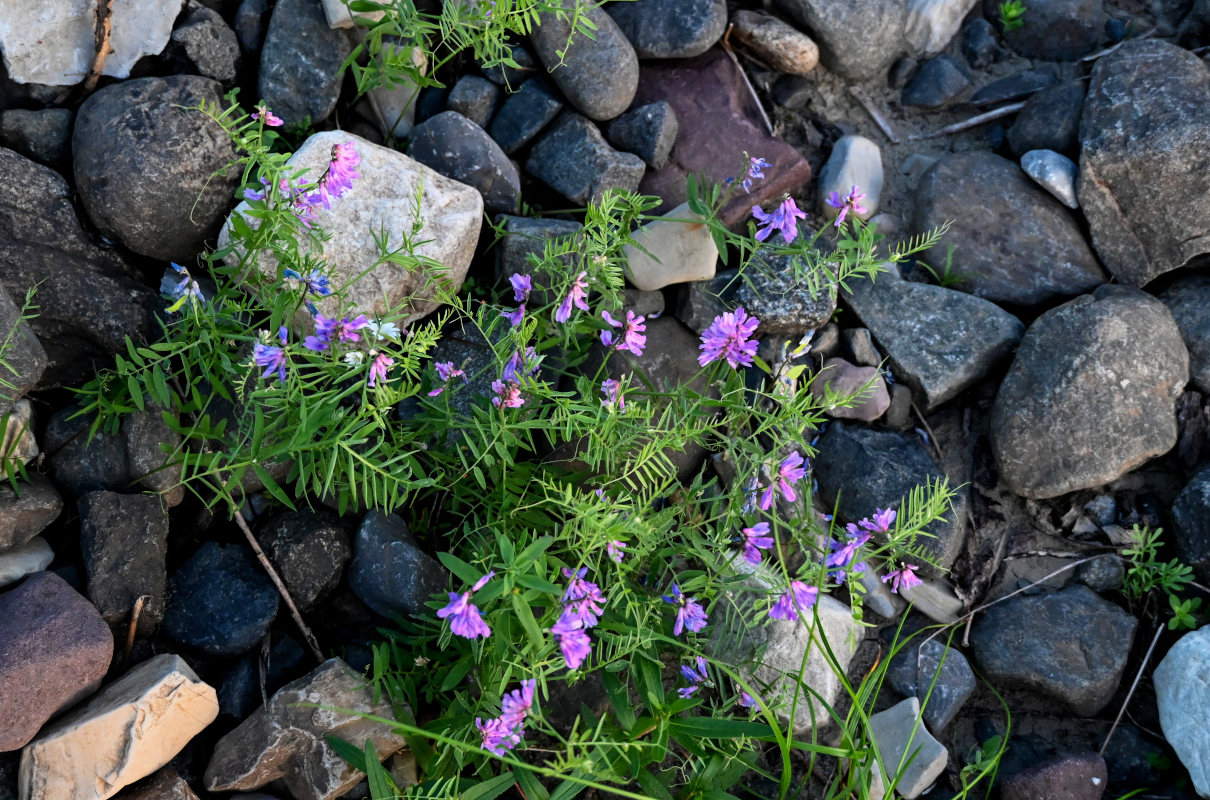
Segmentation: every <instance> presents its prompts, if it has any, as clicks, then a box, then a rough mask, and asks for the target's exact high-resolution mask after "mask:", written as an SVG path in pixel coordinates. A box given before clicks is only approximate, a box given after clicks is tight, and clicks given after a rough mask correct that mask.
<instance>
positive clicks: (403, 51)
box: [336, 0, 435, 144]
mask: <svg viewBox="0 0 1210 800" xmlns="http://www.w3.org/2000/svg"><path fill="white" fill-rule="evenodd" d="M336 2H339V0H336ZM363 13H364V12H358V15H359V16H360V15H362V14H363ZM374 13H381V12H374ZM383 48H384V49H386V48H393V49H394V50H395V51H396V54H395V55H393V56H392V58H395V59H402V58H410V59H411V62H412V66H413V67H415V69H416V71H417V72H418V73H419V74H420V75H424V74H425V72H426V71H427V68H428V59H427V58H426V57H425V54H424V50H423V49H422V48H420V47H418V46H415V45H413V44H412V43H411V42H409V41H405V40H401V39H399V38H398V37H394V36H388V37H384V39H383ZM382 59H383V56H379V60H380V61H381V60H382ZM366 99H367V100H369V103H370V109H371V111H372V113H373V115H374V116H375V117H376V118H377V121H378V132H379V133H381V135H382V137H383V138H384V139H386V138H389V137H394V138H396V139H404V138H407V137H408V136H409V135H411V133H412V126H413V125H414V124H415V123H416V107H417V105H418V103H419V100H420V86H419V84H418V83H417V82H416V80H415V79H414V78H412V77H411V76H409V75H406V74H400V75H399V76H398V80H397V81H396V82H394V83H392V84H388V85H385V86H377V87H375V88H373V89H371V90H370V91H369V93H368V94H367V95H366ZM434 116H435V115H434ZM354 132H356V131H354ZM375 144H382V142H381V141H377V142H375Z"/></svg>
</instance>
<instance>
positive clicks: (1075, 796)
mask: <svg viewBox="0 0 1210 800" xmlns="http://www.w3.org/2000/svg"><path fill="white" fill-rule="evenodd" d="M1108 785H1109V770H1108V769H1107V768H1106V766H1105V759H1103V758H1101V757H1100V756H1099V755H1097V754H1096V753H1078V754H1071V753H1065V754H1062V755H1059V756H1055V757H1054V758H1051V759H1048V760H1046V761H1043V762H1042V763H1040V764H1033V765H1030V766H1028V767H1026V768H1025V769H1024V770H1022V771H1020V772H1018V773H1016V774H1014V775H1010V776H1008V777H1006V778H1004V779H1003V780H1001V781H1000V782H999V786H1000V798H1001V800H1038V798H1041V797H1045V798H1046V800H1101V796H1102V795H1103V794H1104V793H1105V789H1106V788H1107V787H1108Z"/></svg>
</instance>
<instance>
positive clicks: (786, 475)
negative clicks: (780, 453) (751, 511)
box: [760, 450, 807, 511]
mask: <svg viewBox="0 0 1210 800" xmlns="http://www.w3.org/2000/svg"><path fill="white" fill-rule="evenodd" d="M806 474H807V468H806V467H805V466H804V459H803V457H802V456H801V455H800V454H799V452H798V451H797V450H795V451H793V452H792V453H790V455H788V456H786V457H785V458H784V459H782V462H781V465H780V466H778V468H777V474H776V475H774V476H773V479H772V480H771V481H769V485H768V486H767V487H766V488H765V491H764V493H763V494H761V497H760V509H761V511H768V510H769V509H770V508H772V507H773V501H774V499H776V497H777V492H778V491H780V492H781V496H782V497H784V498H785V499H786V500H787V501H789V502H791V503H793V502H794V501H795V500H797V499H798V493H797V492H795V491H794V484H796V483H798V482H799V481H801V480H802V479H803V478H804V477H805V476H806Z"/></svg>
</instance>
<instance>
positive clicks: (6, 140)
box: [0, 108, 75, 167]
mask: <svg viewBox="0 0 1210 800" xmlns="http://www.w3.org/2000/svg"><path fill="white" fill-rule="evenodd" d="M74 116H75V115H74V114H72V112H71V109H67V108H44V109H42V110H41V111H26V110H25V109H20V108H14V109H10V110H8V111H4V112H0V143H3V144H4V145H5V146H6V147H11V148H12V149H14V150H16V151H17V152H18V153H20V154H21V155H23V156H25V157H26V158H32V159H33V160H34V161H38V162H41V163H43V164H46V165H47V166H51V167H54V166H58V165H60V164H63V163H64V162H65V161H67V157H68V156H69V155H70V153H71V151H70V150H69V149H68V147H69V145H70V143H71V121H72V119H73V118H74Z"/></svg>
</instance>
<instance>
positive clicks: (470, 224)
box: [219, 131, 483, 330]
mask: <svg viewBox="0 0 1210 800" xmlns="http://www.w3.org/2000/svg"><path fill="white" fill-rule="evenodd" d="M347 142H352V143H353V144H354V146H355V149H356V151H357V153H358V155H359V156H360V158H361V163H360V164H359V165H358V167H357V169H358V171H359V172H360V173H361V177H360V178H359V179H358V180H356V181H354V182H353V188H352V189H350V190H349V192H348V193H347V194H346V195H345V196H344V197H342V198H340V199H339V200H336V201H335V202H333V203H332V208H331V209H330V210H328V209H324V208H318V209H316V211H315V222H316V224H318V225H319V227H321V228H323V230H324V231H325V232H326V233H328V234H330V235H331V238H329V239H328V240H327V241H325V242H323V243H322V244H315V245H313V248H314V250H313V254H314V255H315V256H316V257H319V258H323V259H324V260H325V261H326V262H327V265H328V277H329V278H330V279H331V281H332V284H333V285H335V286H346V285H347V286H348V288H347V289H346V291H345V301H346V302H349V303H352V304H353V306H354V307H356V308H358V309H359V310H360V311H361V312H362V313H363V314H366V315H367V316H371V317H373V316H375V315H379V316H381V315H385V314H386V313H387V312H388V311H393V310H395V309H399V308H400V307H403V308H404V312H405V313H406V316H405V317H404V318H403V319H397V320H396V324H398V325H399V327H400V328H403V327H404V326H405V325H409V324H411V323H413V322H415V321H416V320H419V319H421V318H423V317H424V316H426V315H428V314H429V313H431V312H432V311H433V310H435V309H436V308H438V306H439V305H440V304H439V303H438V302H437V301H435V300H421V299H413V298H415V297H416V296H417V295H422V294H423V292H424V289H425V287H427V286H428V285H429V283H430V281H431V280H432V279H431V277H430V276H428V275H426V274H424V273H422V272H420V271H418V270H417V271H409V270H407V269H405V268H404V267H401V266H398V265H395V264H382V265H380V266H378V267H377V268H375V269H374V271H373V272H371V273H370V274H369V275H367V276H366V277H365V278H364V279H362V280H358V281H354V279H355V278H357V277H358V276H359V275H361V273H362V272H363V271H364V270H365V268H366V264H373V263H375V261H377V259H378V256H379V249H378V245H377V244H376V243H375V241H374V236H375V235H376V234H377V233H378V232H379V231H380V230H384V229H385V230H386V231H387V232H388V233H390V234H391V235H390V238H389V241H388V246H389V247H390V248H392V249H394V248H398V247H400V246H401V245H402V242H401V240H400V238H399V234H398V233H391V232H393V231H408V230H411V229H412V226H413V225H414V224H415V222H416V221H417V217H416V214H415V213H414V204H415V196H416V187H417V185H418V184H423V186H424V197H423V199H422V201H421V205H420V214H419V219H420V220H421V221H422V222H423V226H424V227H423V231H422V235H421V236H420V239H421V240H422V241H421V243H420V244H417V245H416V247H415V250H414V255H415V256H416V257H417V258H421V259H431V260H432V261H435V262H436V263H438V264H441V265H443V266H444V267H445V270H446V271H445V272H443V273H442V274H441V277H442V280H444V281H448V282H449V283H450V284H451V290H456V289H457V288H459V287H461V286H462V281H463V280H464V279H465V278H466V271H467V268H468V267H469V266H470V261H471V257H472V256H473V255H474V252H475V244H476V242H477V241H478V238H479V226H480V222H481V220H482V218H483V198H482V197H481V196H480V194H479V192H477V191H476V190H475V189H473V188H471V187H470V186H466V185H465V184H461V183H458V182H457V181H452V180H450V179H449V178H446V177H445V176H443V175H441V174H440V173H437V172H434V171H433V170H431V169H429V168H428V167H426V166H424V165H423V164H420V163H418V162H416V161H413V160H412V159H410V158H408V157H407V156H405V155H404V154H403V153H399V152H397V151H395V150H392V149H390V148H387V147H381V146H379V145H375V144H371V143H370V142H368V141H366V140H365V139H362V138H360V137H357V136H353V135H351V134H347V133H342V132H340V131H329V132H326V133H316V134H314V135H312V136H311V137H309V138H308V139H307V141H306V142H304V143H303V145H302V147H300V148H299V149H298V150H297V152H295V153H294V155H293V156H291V157H290V160H289V162H287V163H288V164H289V165H290V166H292V167H294V168H296V169H307V170H309V171H310V174H312V175H320V174H322V172H323V170H324V169H326V168H327V163H328V160H329V157H330V153H331V151H332V147H333V146H334V145H336V144H338V143H347ZM246 208H247V206H246V205H245V204H243V203H241V204H240V205H238V206H236V209H235V213H243V212H244V210H245V209H246ZM226 243H227V231H226V229H224V231H223V235H222V236H220V237H219V246H220V247H222V246H225V245H226ZM258 266H259V268H260V270H261V273H262V274H263V275H267V276H276V275H277V265H276V264H275V263H273V261H272V259H268V258H265V257H264V256H262V257H261V258H260V259H259V261H258ZM409 300H410V302H407V301H409ZM337 302H338V301H337V300H336V298H335V297H334V296H333V297H330V298H324V299H322V300H319V301H318V302H317V303H316V305H317V306H318V308H319V312H320V313H322V314H329V315H332V314H338V313H339V307H338V306H337ZM405 303H406V305H405ZM309 317H310V315H309V314H307V312H306V311H305V310H304V311H303V312H301V314H300V315H299V316H298V317H296V322H298V323H299V324H300V325H304V326H306V328H305V329H306V330H309V328H310V324H311V323H310V322H309Z"/></svg>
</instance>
